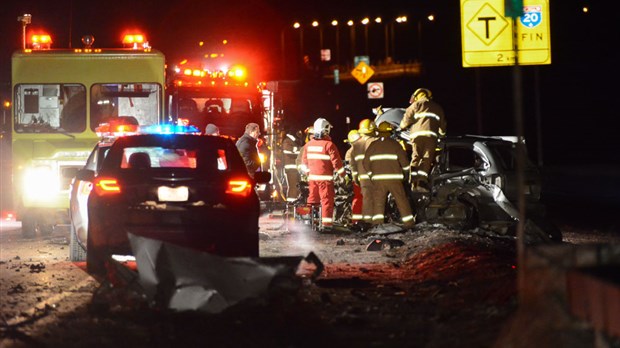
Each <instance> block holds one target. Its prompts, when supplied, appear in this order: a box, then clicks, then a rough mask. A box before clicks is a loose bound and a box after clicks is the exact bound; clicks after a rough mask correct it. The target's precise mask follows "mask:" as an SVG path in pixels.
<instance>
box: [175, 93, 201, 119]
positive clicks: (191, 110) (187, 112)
mask: <svg viewBox="0 0 620 348" xmlns="http://www.w3.org/2000/svg"><path fill="white" fill-rule="evenodd" d="M197 113H198V105H197V104H196V101H195V100H194V99H191V98H183V99H181V100H179V117H183V118H186V117H190V118H191V117H193V116H195V115H196V114H197Z"/></svg>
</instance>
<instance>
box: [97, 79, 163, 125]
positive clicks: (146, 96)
mask: <svg viewBox="0 0 620 348" xmlns="http://www.w3.org/2000/svg"><path fill="white" fill-rule="evenodd" d="M160 91H161V87H160V86H159V85H158V84H156V83H102V84H94V85H93V86H92V87H91V90H90V117H91V119H90V128H91V129H92V130H95V129H96V128H97V127H98V126H99V125H100V124H101V123H105V122H107V121H108V120H110V119H113V118H116V117H119V116H132V117H135V118H136V119H137V120H138V123H139V124H140V125H153V124H157V123H158V122H159V116H160V113H161V110H160V107H159V106H160V105H159V102H160V95H159V94H160Z"/></svg>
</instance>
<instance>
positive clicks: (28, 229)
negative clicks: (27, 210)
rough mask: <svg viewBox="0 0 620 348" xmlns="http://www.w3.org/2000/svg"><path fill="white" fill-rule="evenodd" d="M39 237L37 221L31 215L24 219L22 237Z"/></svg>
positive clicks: (25, 216)
mask: <svg viewBox="0 0 620 348" xmlns="http://www.w3.org/2000/svg"><path fill="white" fill-rule="evenodd" d="M36 235H37V219H36V218H35V217H34V216H32V215H31V214H26V215H24V216H23V217H22V236H24V237H25V238H32V237H35V236H36Z"/></svg>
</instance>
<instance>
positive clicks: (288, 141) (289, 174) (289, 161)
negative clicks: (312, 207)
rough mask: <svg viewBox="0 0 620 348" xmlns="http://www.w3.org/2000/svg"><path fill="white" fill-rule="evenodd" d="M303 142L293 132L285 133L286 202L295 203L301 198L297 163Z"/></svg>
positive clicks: (283, 161)
mask: <svg viewBox="0 0 620 348" xmlns="http://www.w3.org/2000/svg"><path fill="white" fill-rule="evenodd" d="M300 142H301V140H300V139H298V138H297V137H296V136H295V135H294V134H292V133H291V132H285V134H284V136H283V137H282V145H281V146H282V165H283V167H284V176H285V178H286V187H287V188H286V201H287V202H294V201H295V200H297V197H298V196H299V171H298V170H297V164H296V163H295V162H296V160H297V157H298V156H299V150H300V148H301V146H302V145H301V144H300Z"/></svg>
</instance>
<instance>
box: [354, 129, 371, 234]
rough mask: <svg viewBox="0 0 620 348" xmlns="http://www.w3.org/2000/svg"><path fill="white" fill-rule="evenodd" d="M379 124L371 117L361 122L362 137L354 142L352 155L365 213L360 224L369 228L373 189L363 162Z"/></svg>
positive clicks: (360, 132) (359, 130) (363, 227)
mask: <svg viewBox="0 0 620 348" xmlns="http://www.w3.org/2000/svg"><path fill="white" fill-rule="evenodd" d="M376 131H377V125H376V124H375V121H373V120H371V119H364V120H362V121H361V122H360V123H359V128H358V132H359V134H360V136H361V138H360V139H359V140H358V141H356V142H355V144H353V150H351V157H352V158H353V163H352V164H351V172H352V173H353V181H354V182H357V183H358V185H359V186H360V188H361V189H362V197H363V198H362V215H364V218H363V223H361V224H360V226H361V227H362V229H364V230H365V229H368V228H369V227H370V226H371V225H372V217H373V215H374V210H373V209H374V203H373V199H374V198H373V195H372V192H373V189H372V182H371V181H370V180H369V178H368V174H367V173H366V169H365V168H364V165H363V162H364V157H365V154H366V149H367V148H368V146H369V145H370V143H372V142H373V141H374V140H376V139H377V138H376V136H377V132H376Z"/></svg>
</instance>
